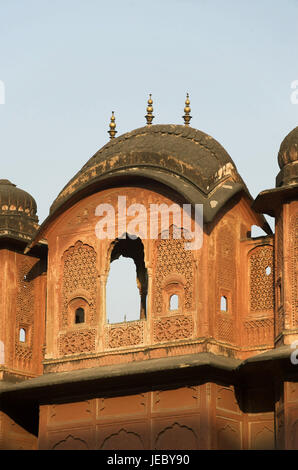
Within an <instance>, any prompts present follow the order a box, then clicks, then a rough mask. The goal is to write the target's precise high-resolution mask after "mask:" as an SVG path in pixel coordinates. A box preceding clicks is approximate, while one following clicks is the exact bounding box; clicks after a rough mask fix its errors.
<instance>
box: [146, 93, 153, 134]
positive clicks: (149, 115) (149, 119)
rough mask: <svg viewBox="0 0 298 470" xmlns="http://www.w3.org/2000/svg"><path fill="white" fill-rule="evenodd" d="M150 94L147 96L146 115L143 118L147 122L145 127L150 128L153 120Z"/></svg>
mask: <svg viewBox="0 0 298 470" xmlns="http://www.w3.org/2000/svg"><path fill="white" fill-rule="evenodd" d="M151 96H152V95H151V93H150V94H149V100H148V106H147V114H146V116H145V118H146V121H147V126H151V124H152V121H153V119H154V116H153V106H152V105H153V100H152V98H151Z"/></svg>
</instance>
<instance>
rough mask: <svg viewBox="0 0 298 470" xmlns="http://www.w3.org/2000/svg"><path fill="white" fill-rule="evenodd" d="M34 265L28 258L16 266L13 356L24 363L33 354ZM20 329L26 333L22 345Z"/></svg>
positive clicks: (33, 261) (32, 260)
mask: <svg viewBox="0 0 298 470" xmlns="http://www.w3.org/2000/svg"><path fill="white" fill-rule="evenodd" d="M35 263H36V260H34V259H32V258H29V257H28V258H27V259H23V260H22V261H21V262H20V263H19V264H18V284H17V298H16V332H15V356H16V358H17V359H18V360H22V361H25V362H28V361H30V360H31V359H32V354H33V342H32V338H33V334H34V280H33V276H32V268H33V266H34V264H35ZM20 328H25V331H26V341H25V342H24V343H22V342H20V341H19V331H20ZM29 330H30V334H29ZM23 364H24V362H23Z"/></svg>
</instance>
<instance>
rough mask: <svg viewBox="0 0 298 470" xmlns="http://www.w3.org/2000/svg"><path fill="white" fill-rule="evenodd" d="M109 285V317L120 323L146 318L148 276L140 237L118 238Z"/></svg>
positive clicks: (115, 244) (112, 252)
mask: <svg viewBox="0 0 298 470" xmlns="http://www.w3.org/2000/svg"><path fill="white" fill-rule="evenodd" d="M110 263H111V264H110V272H109V276H108V279H107V285H106V315H107V316H106V318H107V321H108V322H109V323H119V322H123V321H132V320H139V319H142V318H146V301H147V288H148V287H147V286H148V277H147V269H146V267H145V262H144V247H143V243H142V241H141V239H140V238H130V237H129V236H128V235H127V234H126V238H120V239H116V240H115V242H114V243H113V247H112V251H111V258H110Z"/></svg>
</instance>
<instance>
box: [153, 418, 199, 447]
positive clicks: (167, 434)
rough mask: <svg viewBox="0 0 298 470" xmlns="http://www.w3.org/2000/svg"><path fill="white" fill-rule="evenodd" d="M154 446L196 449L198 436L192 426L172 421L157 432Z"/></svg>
mask: <svg viewBox="0 0 298 470" xmlns="http://www.w3.org/2000/svg"><path fill="white" fill-rule="evenodd" d="M154 448H155V449H156V450H166V449H167V450H187V449H188V450H197V449H198V438H197V435H196V433H195V432H194V430H193V429H192V428H190V427H188V426H185V425H181V424H179V423H174V424H172V425H171V426H167V427H166V428H164V429H163V430H162V431H161V432H160V433H158V435H157V437H156V441H155V447H154Z"/></svg>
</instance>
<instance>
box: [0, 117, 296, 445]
mask: <svg viewBox="0 0 298 470" xmlns="http://www.w3.org/2000/svg"><path fill="white" fill-rule="evenodd" d="M278 158H279V164H280V168H281V171H280V173H279V175H278V176H277V183H276V188H274V189H272V190H266V191H263V192H262V193H261V194H260V195H259V196H258V197H257V198H256V200H253V199H252V197H251V195H250V194H249V192H248V189H247V187H246V186H245V184H244V182H243V180H242V178H241V177H240V175H239V174H238V172H237V169H236V166H235V164H234V162H233V161H232V159H231V158H230V157H229V155H228V154H227V153H226V152H225V150H224V149H223V148H222V147H221V146H220V144H219V143H218V142H216V141H215V140H214V139H213V138H211V137H210V136H207V135H206V134H204V133H203V132H201V131H198V130H195V129H192V128H190V127H189V126H187V125H185V126H173V125H168V126H166V125H163V126H158V125H154V126H153V125H147V126H146V127H144V128H141V129H137V130H135V131H132V132H131V133H128V134H125V135H123V136H119V137H118V138H113V139H111V141H110V142H109V143H108V144H107V145H105V146H104V147H103V148H102V149H100V150H99V151H98V152H97V153H96V154H95V155H94V156H93V157H92V158H91V159H90V160H89V162H87V163H86V165H85V166H84V167H83V168H82V170H81V171H80V172H79V173H78V174H77V175H75V177H74V178H72V180H71V181H70V182H69V183H68V185H66V187H65V188H64V189H63V190H62V191H61V193H60V194H59V196H58V197H57V199H56V200H55V201H54V203H53V205H52V207H51V210H50V214H49V216H48V218H47V219H46V220H45V221H44V223H43V224H42V225H41V226H39V225H38V221H37V218H36V204H35V201H34V200H33V198H32V197H31V196H30V195H28V194H27V193H25V192H24V191H22V190H20V189H18V188H16V187H15V185H13V184H12V183H10V182H9V181H7V180H0V265H1V267H2V269H1V271H0V291H1V297H0V359H1V360H0V448H1V449H90V450H92V449H108V450H119V449H135V450H140V449H158V450H162V449H181V450H183V449H297V448H298V364H297V365H296V364H295V360H294V361H293V352H294V353H295V350H294V349H293V344H294V342H295V341H297V340H298V296H297V291H298V288H297V286H298V281H297V266H298V264H297V251H298V198H297V196H298V128H296V129H294V130H293V131H292V132H291V133H290V134H289V135H288V136H287V137H286V138H285V140H284V141H283V142H282V144H281V147H280V151H279V155H278ZM119 195H120V196H125V197H126V204H127V206H131V205H132V204H142V206H143V207H144V208H145V209H146V214H150V207H151V205H152V204H158V205H160V204H165V205H167V206H168V207H169V206H171V205H172V204H177V205H178V206H179V207H180V208H181V209H182V206H183V204H185V203H188V204H192V205H194V204H201V205H202V206H203V243H202V246H201V247H200V248H199V249H197V250H188V249H186V244H185V243H186V239H185V238H183V237H180V238H179V237H176V236H175V233H176V232H175V231H176V230H177V226H176V225H175V223H174V222H175V220H174V218H173V217H170V219H169V220H170V224H169V236H168V238H163V235H162V233H163V232H162V227H161V226H160V225H158V230H157V232H158V233H157V237H156V238H154V239H150V238H149V237H147V238H145V237H144V238H142V237H137V238H134V239H132V238H129V237H128V238H121V237H119V236H117V235H115V237H114V238H113V239H111V238H105V239H100V238H99V237H98V233H96V230H95V228H96V225H97V223H98V221H99V217H98V215H97V212H96V208H97V207H98V206H99V205H102V204H109V205H110V206H112V207H114V208H115V209H116V213H115V215H116V218H115V228H116V231H115V233H116V234H118V232H119V233H120V232H121V229H120V227H119V224H120V223H121V220H120V222H119V220H118V215H119V214H118V213H117V201H118V197H119ZM263 214H268V215H270V216H272V217H274V218H275V233H272V231H271V229H270V227H269V225H268V224H267V222H266V219H265V218H264V215H263ZM142 217H143V219H142ZM144 217H145V216H144V215H141V216H140V218H139V223H140V224H141V223H142V221H143V222H144V220H145V219H144ZM133 219H134V217H133V216H132V215H128V217H127V224H129V223H130V222H132V221H133ZM150 220H151V219H150V216H149V217H147V219H146V223H147V224H150ZM254 225H256V226H259V227H261V228H263V230H264V231H265V233H264V236H260V237H257V238H252V237H251V228H252V226H254ZM121 255H122V256H124V257H129V258H132V259H133V260H134V263H135V266H136V278H137V279H136V282H137V286H138V289H139V293H140V309H139V312H137V319H136V320H134V321H122V322H120V323H108V321H107V315H106V284H107V280H108V277H109V270H110V265H111V263H112V262H114V261H115V260H116V259H117V258H119V256H121ZM115 295H116V296H117V292H115ZM173 296H176V298H177V299H178V305H177V306H176V308H174V309H173V308H171V298H172V297H173ZM297 349H298V348H297Z"/></svg>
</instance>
